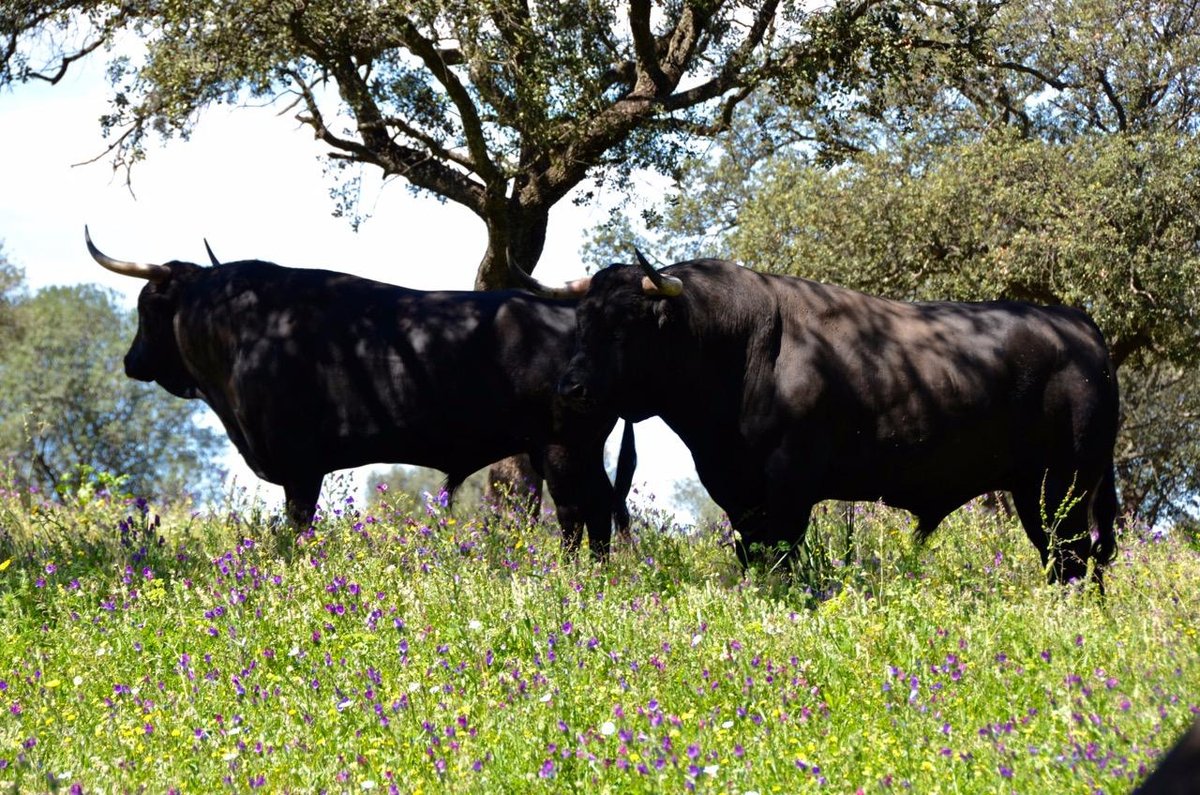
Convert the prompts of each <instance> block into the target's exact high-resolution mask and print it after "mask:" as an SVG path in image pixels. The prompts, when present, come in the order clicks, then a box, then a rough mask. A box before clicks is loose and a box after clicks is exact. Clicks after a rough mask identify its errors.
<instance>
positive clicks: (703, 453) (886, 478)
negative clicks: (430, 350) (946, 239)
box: [560, 254, 1119, 586]
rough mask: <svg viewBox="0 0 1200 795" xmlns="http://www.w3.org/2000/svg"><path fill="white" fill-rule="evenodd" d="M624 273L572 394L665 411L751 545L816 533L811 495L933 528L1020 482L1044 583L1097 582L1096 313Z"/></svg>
mask: <svg viewBox="0 0 1200 795" xmlns="http://www.w3.org/2000/svg"><path fill="white" fill-rule="evenodd" d="M639 260H640V263H639V265H638V266H628V265H614V266H610V267H609V268H606V269H604V270H602V271H600V272H598V273H596V274H595V275H594V276H592V277H591V278H590V280H588V281H587V282H586V283H585V284H582V285H581V288H580V289H578V290H577V292H578V293H579V296H580V303H579V308H578V312H577V318H578V324H579V338H578V348H577V350H576V352H575V355H574V356H573V357H572V359H571V362H570V364H569V366H568V367H567V370H566V372H565V373H564V374H563V377H562V381H561V382H560V393H561V394H562V395H563V396H564V397H567V398H569V399H570V400H572V401H573V402H574V403H576V404H577V405H582V406H587V407H588V408H589V409H590V410H599V411H614V412H616V413H617V414H619V415H620V416H622V417H624V418H626V419H628V420H634V421H637V420H641V419H644V418H646V417H649V416H660V417H662V419H663V420H664V421H665V422H666V424H667V425H668V426H670V427H671V428H672V429H673V430H674V431H675V432H676V433H677V434H678V435H679V436H680V438H681V439H682V440H683V442H684V443H685V444H686V445H687V446H688V448H689V449H690V450H691V453H692V456H693V459H694V460H695V464H696V470H697V474H698V475H699V477H700V480H701V482H702V483H703V484H704V486H705V488H707V489H708V491H709V494H710V495H711V496H712V498H713V499H714V500H715V501H716V502H717V503H718V504H719V505H720V506H721V507H722V508H723V509H724V510H725V511H726V513H727V514H728V515H729V518H730V521H731V523H732V524H733V526H734V528H735V529H736V530H737V531H738V532H739V533H740V535H741V538H742V540H743V544H742V545H741V546H739V549H738V553H739V557H740V558H741V559H742V561H743V563H745V564H750V563H756V562H757V563H764V564H768V565H770V563H771V562H770V561H766V560H759V559H758V556H756V555H754V554H752V553H751V551H750V550H751V549H752V548H755V547H756V546H757V548H762V549H770V548H774V547H776V546H777V545H780V544H789V545H791V546H793V547H795V546H796V545H797V544H798V543H799V542H800V541H802V540H803V538H804V534H805V531H806V528H807V525H808V522H809V517H810V513H811V510H812V508H813V506H814V505H815V504H816V503H817V502H819V501H821V500H827V499H837V500H845V501H856V500H871V501H874V500H882V501H883V502H885V503H887V504H889V505H892V506H896V507H899V508H904V509H906V510H908V511H910V512H912V513H913V514H914V515H915V516H916V518H917V528H916V531H915V533H916V536H917V538H918V539H924V538H926V537H928V536H929V535H930V534H931V533H932V532H933V531H934V530H935V529H936V528H937V526H938V525H939V524H940V523H941V521H942V519H944V518H945V517H946V515H947V514H949V513H950V512H951V511H952V510H954V509H955V508H957V507H959V506H961V505H962V504H964V503H965V502H967V501H968V500H969V499H971V498H973V497H976V496H978V495H980V494H983V493H986V492H991V491H1008V492H1011V493H1012V495H1013V500H1014V504H1015V506H1016V510H1017V513H1018V516H1019V517H1020V520H1021V524H1022V526H1023V528H1024V529H1025V532H1026V534H1027V536H1028V537H1029V539H1030V541H1031V542H1032V543H1033V545H1034V546H1035V547H1036V548H1037V550H1038V553H1039V555H1040V556H1041V559H1042V564H1043V565H1044V566H1045V567H1046V568H1047V570H1048V572H1049V575H1050V578H1051V579H1052V580H1055V581H1060V582H1064V581H1069V580H1072V579H1080V578H1084V577H1086V576H1087V575H1088V573H1089V572H1091V576H1092V577H1093V578H1094V579H1095V581H1096V582H1097V583H1098V584H1100V585H1101V586H1102V573H1103V567H1104V565H1105V564H1106V563H1108V562H1109V561H1110V560H1111V559H1112V557H1113V555H1114V554H1115V550H1116V544H1115V536H1114V529H1113V525H1114V521H1115V517H1116V513H1117V499H1116V490H1115V485H1114V482H1113V447H1114V444H1115V439H1116V432H1117V421H1118V403H1119V398H1118V390H1117V378H1116V371H1115V368H1114V367H1113V364H1112V362H1111V360H1110V357H1109V354H1108V351H1107V348H1106V346H1105V343H1104V339H1103V337H1102V335H1101V333H1100V331H1099V329H1097V327H1096V326H1095V324H1094V323H1093V322H1092V321H1091V319H1090V318H1089V317H1088V316H1087V315H1086V314H1085V313H1083V312H1081V311H1079V310H1076V309H1071V308H1068V307H1044V306H1035V305H1032V304H1026V303H1020V302H1007V301H995V302H985V303H954V302H923V303H908V302H902V301H892V300H887V299H882V298H876V297H873V296H868V295H865V294H862V293H859V292H855V291H853V290H848V289H845V288H841V287H836V286H833V285H826V284H819V283H816V282H812V281H809V280H806V279H800V278H795V277H785V276H771V275H764V274H760V273H756V272H754V271H751V270H748V269H746V268H741V267H739V266H737V265H736V264H735V263H732V262H727V261H722V260H695V261H690V262H683V263H678V264H676V265H672V266H669V267H666V268H663V269H662V270H661V271H656V270H654V269H653V268H651V267H650V266H649V265H648V264H647V263H646V262H645V259H644V258H643V257H641V255H640V254H639Z"/></svg>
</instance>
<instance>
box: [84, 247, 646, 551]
mask: <svg viewBox="0 0 1200 795" xmlns="http://www.w3.org/2000/svg"><path fill="white" fill-rule="evenodd" d="M84 231H85V237H86V241H87V246H88V251H89V252H91V255H92V257H93V258H95V260H96V261H97V262H99V263H100V264H101V265H103V266H104V267H106V268H108V269H109V270H112V271H115V272H117V273H121V274H124V275H127V276H134V277H137V278H141V279H145V280H146V286H145V287H144V288H143V289H142V292H141V295H140V296H139V297H138V331H137V336H136V338H135V339H134V341H133V345H132V347H131V348H130V349H129V353H128V354H126V356H125V372H126V374H127V375H129V377H131V378H136V379H139V380H142V381H156V382H157V383H158V384H159V385H161V386H162V387H163V388H164V389H166V390H167V391H168V392H170V393H171V394H173V395H177V396H179V397H182V398H200V399H201V400H204V401H205V402H206V403H207V404H208V405H209V406H211V407H212V409H213V411H215V412H216V414H217V416H218V417H219V418H220V420H221V422H222V423H223V424H224V426H225V430H226V432H227V433H228V434H229V438H230V439H231V440H232V441H233V443H234V445H235V446H236V447H237V449H238V452H240V453H241V454H242V456H243V458H245V460H246V463H247V464H248V465H249V466H250V468H251V469H253V470H254V471H255V472H256V473H257V474H258V476H259V477H261V478H263V479H264V480H268V481H270V482H272V483H277V484H279V485H281V486H283V489H284V493H285V496H286V499H287V508H288V514H289V517H290V518H291V519H292V520H293V521H294V522H295V523H297V524H298V525H302V524H304V523H306V522H308V520H309V519H310V518H311V517H312V515H313V512H314V510H315V508H316V503H317V497H318V494H319V493H320V489H321V481H322V480H323V478H324V476H325V475H326V474H327V473H329V472H331V471H333V470H335V469H343V468H346V467H353V466H359V465H362V464H369V463H379V462H389V463H405V464H416V465H419V466H427V467H433V468H435V469H440V470H441V471H443V472H445V473H447V476H448V477H447V486H448V488H449V489H450V490H451V491H453V489H454V487H456V486H458V485H459V484H461V483H462V481H463V480H464V479H465V478H466V477H467V476H468V475H469V474H471V473H472V472H474V471H476V470H478V469H480V468H482V467H484V466H487V465H488V464H490V463H492V462H494V461H497V460H499V459H501V458H504V457H506V456H510V455H516V454H520V453H527V454H529V455H530V458H531V460H532V461H533V464H534V468H535V469H536V470H537V471H538V473H539V474H542V475H544V477H545V479H546V483H547V486H548V487H549V490H550V493H551V495H552V496H553V497H554V500H555V503H556V505H557V509H558V517H559V521H560V523H561V524H562V528H563V541H564V544H566V546H567V547H568V548H569V549H571V550H574V549H575V548H576V547H577V546H578V545H579V542H580V540H581V538H582V532H583V529H582V528H583V525H584V524H586V526H587V528H588V533H589V537H590V539H591V547H592V551H593V552H595V553H597V554H603V553H604V552H605V551H607V549H608V545H609V539H610V535H611V530H612V524H611V523H612V517H613V515H614V513H615V514H616V515H617V517H618V522H619V523H621V524H627V523H628V513H627V511H626V510H625V496H626V495H625V491H627V490H628V485H629V481H630V476H631V470H632V466H633V447H632V441H633V439H632V433H631V431H630V427H629V426H627V427H626V432H625V435H624V438H623V441H622V455H621V465H622V467H623V468H624V471H623V472H618V478H617V480H618V483H620V484H621V487H620V488H619V489H618V490H617V492H619V493H617V492H614V489H613V487H612V485H611V484H610V482H609V480H608V476H607V474H606V473H605V471H604V442H605V438H606V437H607V436H608V433H609V431H611V430H612V427H613V425H614V424H615V422H616V413H615V412H613V411H609V412H600V413H596V412H590V413H588V414H583V413H580V412H578V411H576V410H574V409H573V408H571V407H569V406H567V405H566V404H565V403H564V401H563V400H562V399H560V397H559V396H558V395H557V393H556V386H557V384H558V381H559V378H560V376H561V375H562V371H563V368H564V367H565V366H566V363H567V360H568V359H569V357H570V355H571V353H572V351H573V349H574V346H575V307H574V305H573V304H572V303H570V302H562V301H555V300H549V299H544V298H537V297H534V296H530V295H528V294H525V293H523V292H519V291H496V292H449V291H447V292H424V291H418V290H407V289H404V288H401V287H395V286H393V285H390V284H384V283H381V282H376V281H371V280H369V279H362V278H359V277H356V276H351V275H349V274H345V273H334V272H331V271H323V270H302V269H295V268H284V267H280V266H278V265H273V264H271V263H267V262H259V261H254V260H252V261H244V262H231V263H227V264H224V265H219V266H215V267H211V268H208V267H201V266H199V265H194V264H191V263H187V262H168V263H166V264H140V263H133V262H124V261H120V260H115V259H113V258H111V257H108V256H106V255H104V254H102V253H101V252H100V251H98V250H97V249H96V247H95V246H94V245H93V244H92V241H91V237H90V236H87V230H86V229H85V230H84Z"/></svg>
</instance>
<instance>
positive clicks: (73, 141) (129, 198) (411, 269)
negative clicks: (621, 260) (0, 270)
mask: <svg viewBox="0 0 1200 795" xmlns="http://www.w3.org/2000/svg"><path fill="white" fill-rule="evenodd" d="M104 67H105V60H104V58H103V56H101V57H93V58H90V59H85V60H84V61H82V62H79V63H76V64H74V65H73V66H72V68H71V70H69V71H68V74H67V76H66V77H65V78H64V79H63V80H62V81H61V82H60V83H59V84H58V85H56V86H50V85H48V84H45V83H42V82H40V81H39V82H36V83H31V84H26V85H23V86H17V87H15V88H14V89H12V90H5V91H0V241H2V242H3V246H4V253H5V255H6V256H7V257H8V259H9V261H10V262H13V263H15V264H16V265H19V266H20V267H22V268H23V269H24V271H25V279H26V283H27V285H28V286H29V287H30V288H31V289H35V290H36V289H38V288H41V287H45V286H48V285H54V284H75V283H79V282H92V283H97V284H101V285H103V286H105V287H109V288H112V289H113V290H116V291H117V292H118V293H120V295H121V296H122V298H123V300H124V301H125V302H126V303H127V305H128V306H130V307H133V306H134V305H135V299H136V295H137V292H138V291H139V290H140V289H141V286H142V283H141V282H140V281H139V280H135V279H130V278H128V277H122V276H120V275H117V274H114V273H110V272H108V271H106V270H104V269H102V268H101V267H100V266H99V265H97V264H96V263H95V262H94V261H93V260H92V259H91V258H90V257H89V256H88V254H87V250H86V249H85V248H84V243H83V227H84V225H85V224H87V225H88V226H89V228H90V231H91V235H92V239H93V241H94V242H95V243H96V245H97V246H98V247H99V248H100V249H101V250H102V251H104V252H105V253H106V254H109V255H111V256H113V257H116V258H118V259H126V260H134V261H145V262H165V261H167V260H172V259H179V260H187V261H192V262H199V263H207V261H208V259H207V256H206V254H205V252H204V243H203V241H204V239H205V238H207V240H208V241H209V243H210V244H211V245H212V247H213V251H214V252H215V253H216V255H217V257H218V258H219V259H221V260H223V261H232V260H238V259H263V260H268V261H272V262H276V263H279V264H281V265H288V266H292V267H320V268H328V269H330V270H338V271H345V272H348V273H354V274H357V275H360V276H365V277H369V278H373V279H379V280H381V281H386V282H391V283H394V284H400V285H403V286H405V287H411V288H418V289H463V290H466V289H470V288H471V286H472V283H473V281H474V277H475V270H476V267H477V266H478V264H479V261H480V258H481V257H482V254H483V251H484V248H485V243H486V237H485V233H484V228H483V224H482V223H481V222H480V221H479V220H478V219H477V218H476V217H475V216H474V215H473V214H471V213H470V212H468V211H467V210H465V209H462V208H461V207H459V206H458V205H455V204H452V203H442V202H439V201H438V200H437V199H436V198H434V197H432V196H429V195H421V196H415V195H413V193H412V191H410V190H409V188H408V186H407V183H405V182H403V181H400V180H393V181H390V182H388V183H386V184H385V183H384V182H383V180H382V179H381V178H380V177H379V174H380V172H379V171H378V170H365V171H364V172H363V175H362V184H363V203H362V207H363V208H364V209H366V210H367V211H369V213H370V215H371V218H370V219H369V220H367V221H366V222H365V223H363V224H362V225H361V226H360V227H359V229H358V231H357V232H356V231H354V230H353V229H352V228H351V226H350V223H349V222H348V221H347V220H345V219H342V218H335V217H334V216H333V214H332V213H333V208H334V202H333V200H332V199H331V198H330V196H329V189H330V188H331V187H332V186H333V185H334V182H333V179H332V177H328V176H326V175H325V173H324V165H323V162H324V158H323V155H324V153H325V151H326V149H325V148H324V147H323V146H322V145H321V144H320V143H319V142H317V141H315V140H314V139H313V137H312V134H311V132H310V131H309V130H308V128H307V127H302V126H301V125H300V124H299V123H298V122H296V121H295V120H294V118H293V114H294V111H287V112H285V113H283V114H282V115H281V114H280V108H279V107H272V106H268V107H238V108H226V107H218V108H215V109H212V110H208V111H206V112H205V113H204V114H203V115H202V116H201V117H200V119H199V120H198V122H197V124H196V125H195V127H194V129H193V131H192V133H191V135H190V136H189V138H188V139H187V140H178V139H175V140H172V141H168V142H166V143H163V144H158V143H152V144H151V146H150V148H149V150H148V154H147V157H146V159H145V160H144V161H143V162H141V163H139V164H138V165H137V166H135V168H134V170H133V174H132V190H131V189H130V188H129V187H127V186H126V184H125V173H124V172H123V171H120V172H114V170H113V167H112V162H111V159H110V158H108V157H107V156H105V155H104V154H103V153H104V151H105V148H106V145H107V142H106V140H105V139H104V138H103V136H102V134H101V129H100V122H99V119H100V116H101V115H102V114H104V113H105V112H106V111H107V109H108V102H107V100H108V96H109V93H110V89H109V86H108V83H107V81H106V79H105V76H104ZM98 156H99V159H96V158H97V157H98ZM86 161H94V162H86ZM603 215H604V212H603V210H602V209H599V208H580V207H576V206H575V205H574V204H573V203H572V202H571V201H570V197H568V198H567V199H564V200H563V201H561V202H559V204H558V205H556V207H555V208H554V210H552V212H551V216H550V228H549V232H548V236H547V241H546V248H545V253H544V254H543V256H542V259H541V261H540V262H539V265H538V269H537V276H538V278H539V279H541V280H542V281H543V282H545V283H547V284H556V283H562V282H565V281H567V280H569V279H572V278H576V277H578V276H580V275H582V274H583V272H584V269H583V265H582V262H581V260H580V257H579V249H580V247H581V246H582V244H583V242H584V240H585V238H586V235H587V230H588V229H589V228H591V227H592V226H594V225H595V224H596V223H598V222H599V221H600V220H601V219H602V217H603ZM206 412H208V414H209V416H210V418H211V421H212V422H214V423H216V418H215V415H212V413H211V412H210V411H208V410H207V409H206ZM619 431H620V426H619V425H618V427H617V428H616V429H615V430H614V435H613V437H612V438H611V439H610V449H611V450H612V451H613V452H612V456H611V457H612V458H613V459H614V460H615V447H616V444H617V442H618V441H619ZM636 434H637V447H638V469H637V473H636V476H635V479H634V488H635V490H636V492H637V495H636V496H635V499H637V500H640V501H646V500H649V499H651V498H652V497H653V498H654V503H655V504H656V505H658V506H663V505H669V504H670V498H671V495H672V493H673V491H674V483H675V481H676V480H678V479H681V478H694V477H695V468H694V466H693V465H692V461H691V456H690V454H689V453H688V452H687V449H686V448H685V447H684V446H683V444H682V443H681V442H680V441H679V439H678V437H676V436H675V435H674V434H673V433H671V431H670V430H669V429H667V428H666V426H664V425H663V424H662V423H661V421H659V420H657V419H652V420H647V421H645V422H641V423H638V425H637V428H636ZM223 465H224V466H225V467H226V468H228V469H229V470H230V472H231V475H232V476H233V477H234V478H236V480H237V483H238V484H240V485H244V486H248V487H250V488H252V489H254V490H259V493H260V494H261V495H262V496H263V498H264V499H265V500H267V502H268V503H269V504H278V503H280V502H281V501H282V490H281V489H279V488H278V487H274V486H271V485H270V484H266V483H264V482H262V481H259V480H258V479H257V478H256V477H255V476H254V475H253V473H251V472H250V470H249V469H248V468H247V467H246V466H245V465H244V464H243V463H242V462H241V459H240V457H238V455H237V454H236V452H234V451H233V448H232V445H231V446H230V447H229V453H228V455H227V458H226V460H225V462H224V464H223ZM365 472H366V470H356V471H355V473H354V478H355V479H356V480H359V481H364V480H365V474H364V473H365ZM327 480H328V479H327Z"/></svg>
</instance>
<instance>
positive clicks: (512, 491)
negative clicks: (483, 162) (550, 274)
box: [475, 200, 550, 515]
mask: <svg viewBox="0 0 1200 795" xmlns="http://www.w3.org/2000/svg"><path fill="white" fill-rule="evenodd" d="M509 207H510V209H509V212H507V213H506V214H505V217H504V218H502V219H496V221H495V222H493V221H490V220H489V222H488V247H487V252H486V253H485V254H484V256H483V261H482V262H481V263H479V271H478V272H477V274H476V276H475V289H476V290H502V289H504V288H507V287H513V286H515V285H514V282H513V279H512V276H510V275H509V269H508V258H509V257H513V259H515V261H516V262H517V264H518V265H520V266H521V267H522V268H524V269H525V272H526V273H529V272H531V271H532V270H533V268H534V266H535V265H536V264H537V261H538V258H539V257H541V255H542V248H543V247H544V246H545V244H546V226H547V224H548V223H549V220H550V215H549V212H548V211H547V210H544V209H540V208H539V209H535V210H527V209H522V208H520V207H519V206H517V204H516V201H515V200H513V202H511V203H510V205H509ZM483 496H484V499H485V500H486V501H487V502H489V503H491V504H493V505H496V506H498V507H503V508H506V509H507V508H509V507H511V508H515V509H519V510H523V511H529V512H530V514H531V515H535V514H536V513H537V512H538V511H539V510H541V505H542V478H541V477H540V476H539V475H538V474H537V473H536V472H535V471H534V469H533V464H532V463H531V462H530V460H529V456H527V455H519V456H512V457H510V458H505V459H504V460H502V461H497V462H496V463H495V464H493V465H492V466H491V468H490V469H489V470H488V476H487V488H486V490H485V491H484V495H483Z"/></svg>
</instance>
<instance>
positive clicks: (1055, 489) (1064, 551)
mask: <svg viewBox="0 0 1200 795" xmlns="http://www.w3.org/2000/svg"><path fill="white" fill-rule="evenodd" d="M1085 482H1086V481H1085ZM1078 483H1079V479H1078V478H1077V477H1076V476H1075V474H1074V473H1071V474H1070V475H1066V474H1062V473H1056V472H1054V471H1049V472H1047V473H1046V476H1045V478H1044V480H1042V481H1041V482H1039V483H1038V485H1037V487H1033V486H1031V485H1029V484H1026V485H1025V486H1024V487H1023V488H1020V489H1016V490H1014V491H1013V503H1014V504H1015V505H1016V508H1017V515H1018V516H1019V517H1020V519H1021V525H1022V526H1023V527H1024V528H1025V534H1026V535H1027V536H1029V540H1030V541H1032V542H1033V544H1034V546H1035V547H1037V549H1038V552H1039V554H1040V555H1041V558H1042V565H1043V566H1047V565H1049V567H1050V572H1049V575H1050V581H1051V582H1063V583H1065V582H1070V581H1071V580H1076V579H1083V578H1084V577H1085V576H1087V572H1088V563H1089V561H1090V560H1091V558H1092V557H1093V555H1094V554H1095V552H1098V551H1100V550H1099V549H1097V550H1093V542H1092V535H1091V532H1090V529H1089V527H1088V514H1089V508H1090V507H1091V504H1092V502H1093V494H1094V493H1095V492H1096V488H1097V485H1091V486H1089V487H1084V488H1080V486H1079V485H1078ZM1043 509H1044V510H1043ZM1109 535H1110V536H1111V526H1110V529H1109ZM1102 563H1103V560H1101V559H1099V558H1098V559H1097V566H1096V568H1095V569H1094V578H1095V580H1096V583H1097V585H1099V586H1100V587H1101V591H1103V579H1102V573H1101V571H1100V565H1101V564H1102Z"/></svg>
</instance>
